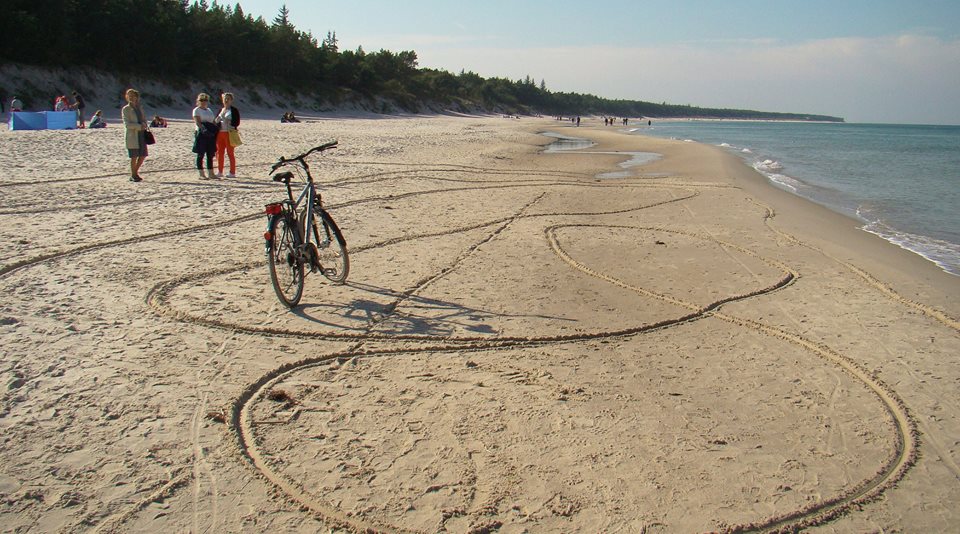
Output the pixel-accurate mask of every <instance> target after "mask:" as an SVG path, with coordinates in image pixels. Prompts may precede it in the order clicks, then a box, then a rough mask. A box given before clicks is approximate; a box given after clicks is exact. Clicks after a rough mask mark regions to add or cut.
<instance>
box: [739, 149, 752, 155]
mask: <svg viewBox="0 0 960 534" xmlns="http://www.w3.org/2000/svg"><path fill="white" fill-rule="evenodd" d="M740 152H743V153H744V154H753V150H750V149H749V148H744V149H743V150H741V151H740Z"/></svg>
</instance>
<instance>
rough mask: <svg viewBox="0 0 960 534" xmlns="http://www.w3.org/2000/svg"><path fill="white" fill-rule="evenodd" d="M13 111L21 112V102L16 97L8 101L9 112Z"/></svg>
mask: <svg viewBox="0 0 960 534" xmlns="http://www.w3.org/2000/svg"><path fill="white" fill-rule="evenodd" d="M14 111H23V102H21V101H20V99H19V98H17V97H16V96H14V97H13V100H11V101H10V112H11V113H13V112H14Z"/></svg>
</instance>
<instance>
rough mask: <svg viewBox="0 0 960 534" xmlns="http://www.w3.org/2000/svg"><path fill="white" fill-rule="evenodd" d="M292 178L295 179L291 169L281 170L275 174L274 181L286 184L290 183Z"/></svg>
mask: <svg viewBox="0 0 960 534" xmlns="http://www.w3.org/2000/svg"><path fill="white" fill-rule="evenodd" d="M292 179H293V173H292V172H290V171H287V172H281V173H279V174H275V175H274V176H273V181H274V182H283V183H285V184H288V183H290V180H292Z"/></svg>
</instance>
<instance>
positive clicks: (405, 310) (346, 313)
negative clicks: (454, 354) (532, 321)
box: [294, 282, 573, 337]
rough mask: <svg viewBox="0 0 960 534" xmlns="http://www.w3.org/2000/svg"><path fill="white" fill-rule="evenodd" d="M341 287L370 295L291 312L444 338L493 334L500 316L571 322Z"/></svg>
mask: <svg viewBox="0 0 960 534" xmlns="http://www.w3.org/2000/svg"><path fill="white" fill-rule="evenodd" d="M345 286H347V287H350V288H351V289H354V290H358V291H361V292H364V293H368V294H370V295H371V298H354V299H352V300H350V301H348V302H347V301H340V302H326V303H322V302H318V303H309V304H302V305H300V306H299V307H298V308H297V309H295V310H294V314H296V315H297V316H299V317H301V318H303V319H305V320H307V321H310V322H313V323H317V324H322V325H326V326H329V327H331V328H335V329H338V330H347V331H353V332H373V331H376V332H377V333H380V334H387V335H417V336H436V337H447V336H451V335H454V334H456V333H457V332H468V333H471V334H489V335H491V336H496V335H497V334H498V331H497V330H496V329H495V328H494V327H493V326H492V325H491V324H490V323H491V322H493V321H494V320H496V319H497V318H503V317H534V318H541V319H553V320H557V321H573V320H572V319H567V318H563V317H551V316H545V315H536V314H504V313H494V312H490V311H486V310H481V309H477V308H471V307H468V306H464V305H462V304H458V303H456V302H448V301H444V300H439V299H433V298H427V297H421V296H417V295H406V294H404V293H403V292H402V291H396V290H393V289H389V288H385V287H378V286H374V285H370V284H364V283H357V282H349V283H347V284H345ZM376 296H380V297H387V299H388V300H385V299H383V298H381V299H379V300H376Z"/></svg>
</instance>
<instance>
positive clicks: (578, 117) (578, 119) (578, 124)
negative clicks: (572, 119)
mask: <svg viewBox="0 0 960 534" xmlns="http://www.w3.org/2000/svg"><path fill="white" fill-rule="evenodd" d="M577 126H580V115H577Z"/></svg>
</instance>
